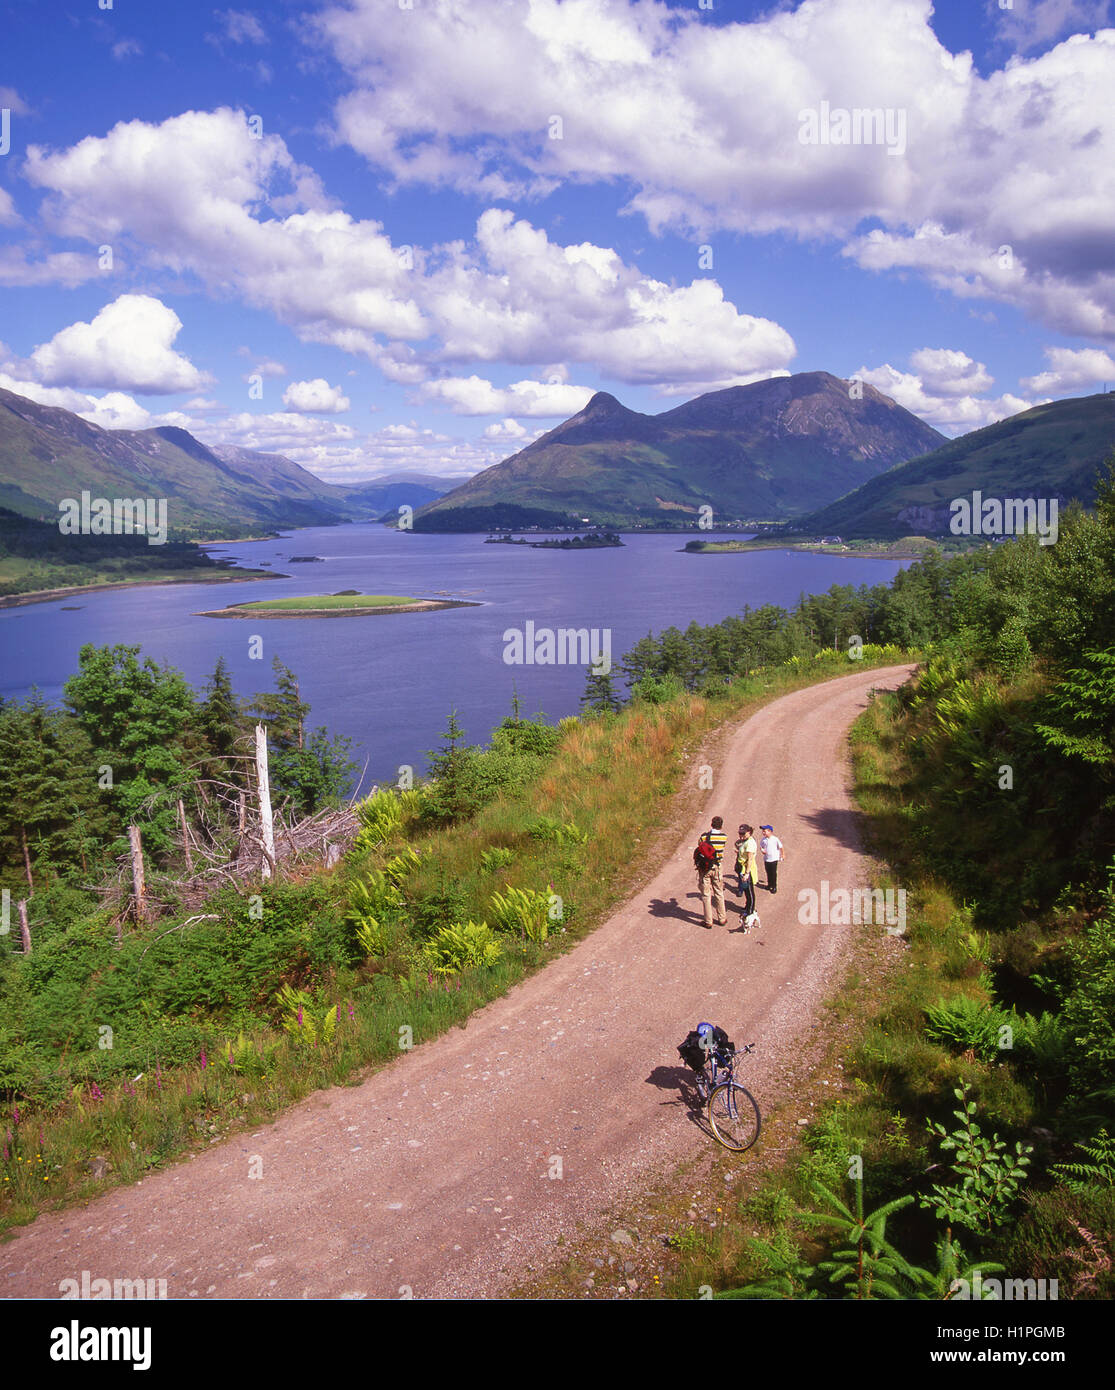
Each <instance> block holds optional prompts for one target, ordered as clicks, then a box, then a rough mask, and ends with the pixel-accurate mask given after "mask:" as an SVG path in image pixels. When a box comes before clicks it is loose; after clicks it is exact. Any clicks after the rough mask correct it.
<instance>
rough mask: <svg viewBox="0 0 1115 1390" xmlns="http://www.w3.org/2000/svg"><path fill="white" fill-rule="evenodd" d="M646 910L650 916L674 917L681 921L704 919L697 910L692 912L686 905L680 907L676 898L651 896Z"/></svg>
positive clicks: (701, 920) (699, 920)
mask: <svg viewBox="0 0 1115 1390" xmlns="http://www.w3.org/2000/svg"><path fill="white" fill-rule="evenodd" d="M698 901H699V900H698ZM648 910H649V912H650V915H651V916H652V917H676V918H678V920H679V921H682V922H698V923H700V922H703V921H704V917H703V916H702V914H701V912H700V911H699V910H698V911H696V912H694V911H691V910H690V909H689V908H687V907H682V905H681V903H679V902H678V900H677V898H651V900H650V903H649V905H648Z"/></svg>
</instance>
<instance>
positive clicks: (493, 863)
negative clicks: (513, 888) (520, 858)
mask: <svg viewBox="0 0 1115 1390" xmlns="http://www.w3.org/2000/svg"><path fill="white" fill-rule="evenodd" d="M514 862H515V852H514V850H510V849H508V848H507V847H506V846H504V845H495V846H494V847H493V848H492V849H486V850H484V852H483V853H482V854H481V856H480V867H481V868H482V869H483V870H484V872H485V873H486V874H498V873H499V872H500V870H501V869H509V868H510V867H511V865H512V864H513V863H514Z"/></svg>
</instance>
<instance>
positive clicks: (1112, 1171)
mask: <svg viewBox="0 0 1115 1390" xmlns="http://www.w3.org/2000/svg"><path fill="white" fill-rule="evenodd" d="M1076 1147H1077V1150H1078V1152H1080V1153H1082V1154H1084V1155H1086V1157H1087V1158H1088V1159H1089V1160H1090V1162H1088V1163H1082V1162H1077V1163H1055V1164H1054V1165H1053V1171H1054V1172H1055V1173H1058V1174H1059V1175H1060V1176H1061V1180H1062V1182H1063V1183H1064V1184H1065V1186H1066V1187H1067V1188H1068V1189H1069V1191H1070V1192H1077V1193H1081V1192H1085V1191H1087V1190H1088V1189H1090V1188H1096V1187H1112V1186H1115V1137H1113V1136H1112V1135H1110V1134H1108V1132H1107V1130H1106V1129H1101V1130H1100V1132H1099V1133H1098V1134H1097V1135H1096V1137H1095V1138H1094V1139H1093V1140H1092V1141H1091V1143H1087V1144H1086V1143H1080V1144H1077V1146H1076Z"/></svg>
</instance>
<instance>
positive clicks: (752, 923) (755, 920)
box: [743, 912, 762, 931]
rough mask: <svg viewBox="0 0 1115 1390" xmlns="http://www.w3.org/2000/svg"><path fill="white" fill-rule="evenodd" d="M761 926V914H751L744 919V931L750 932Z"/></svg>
mask: <svg viewBox="0 0 1115 1390" xmlns="http://www.w3.org/2000/svg"><path fill="white" fill-rule="evenodd" d="M761 925H762V923H761V922H760V921H759V914H758V913H757V912H749V913H748V915H747V916H746V917H745V918H744V919H743V929H744V931H750V930H751V928H752V927H758V926H761Z"/></svg>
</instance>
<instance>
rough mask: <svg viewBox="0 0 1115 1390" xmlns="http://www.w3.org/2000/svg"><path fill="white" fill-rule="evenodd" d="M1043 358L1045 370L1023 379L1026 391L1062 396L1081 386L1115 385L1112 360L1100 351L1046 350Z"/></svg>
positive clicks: (1114, 366) (1113, 359)
mask: <svg viewBox="0 0 1115 1390" xmlns="http://www.w3.org/2000/svg"><path fill="white" fill-rule="evenodd" d="M1045 356H1046V359H1047V360H1048V362H1049V367H1048V370H1046V371H1044V372H1038V374H1037V375H1036V376H1028V377H1024V378H1023V381H1022V385H1023V387H1024V388H1025V390H1027V391H1053V392H1054V393H1056V394H1057V395H1063V394H1064V393H1065V392H1068V391H1078V390H1080V388H1081V387H1083V386H1092V387H1095V388H1097V389H1102V388H1103V385H1104V383H1105V382H1111V383H1115V358H1112V356H1111V354H1110V353H1109V352H1103V351H1102V350H1101V349H1100V348H1046V349H1045Z"/></svg>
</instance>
